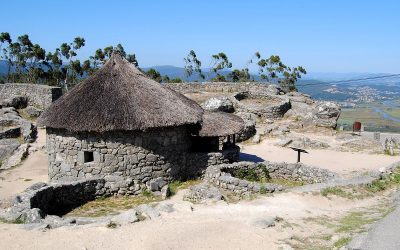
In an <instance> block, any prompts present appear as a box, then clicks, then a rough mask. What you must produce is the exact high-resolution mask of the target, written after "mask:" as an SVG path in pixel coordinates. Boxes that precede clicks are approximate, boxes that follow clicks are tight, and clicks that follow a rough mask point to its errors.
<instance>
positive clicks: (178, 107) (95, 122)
mask: <svg viewBox="0 0 400 250" xmlns="http://www.w3.org/2000/svg"><path fill="white" fill-rule="evenodd" d="M202 115H203V109H202V108H201V107H200V106H199V105H198V104H197V103H196V102H194V101H192V100H190V99H188V98H187V97H185V96H183V95H182V94H179V93H177V92H175V91H173V90H171V89H169V88H167V87H164V86H162V85H161V84H159V83H157V82H155V81H153V80H151V79H149V78H148V77H147V76H145V75H144V74H143V73H142V72H141V71H139V70H138V69H137V68H136V67H135V66H134V65H132V64H131V63H129V62H128V61H127V60H125V59H124V58H122V57H121V56H120V55H119V54H118V53H113V55H112V56H111V58H110V59H109V60H108V61H107V62H106V63H105V64H104V66H103V67H102V68H101V69H99V70H98V71H97V72H96V73H95V74H94V75H92V76H90V77H89V78H87V79H86V80H84V81H83V82H82V83H81V84H79V85H78V86H76V87H75V88H74V89H72V90H71V91H70V92H68V93H67V94H66V95H64V96H62V97H61V98H60V99H59V100H57V101H56V102H54V103H53V104H52V105H51V106H50V107H49V108H48V109H47V110H46V111H45V112H43V114H42V116H41V117H40V119H39V124H40V125H41V126H47V127H51V128H64V129H68V130H71V131H95V132H105V131H111V130H146V129H149V128H160V127H171V126H179V125H188V124H200V123H201V120H202Z"/></svg>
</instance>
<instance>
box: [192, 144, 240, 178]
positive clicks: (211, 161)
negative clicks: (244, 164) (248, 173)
mask: <svg viewBox="0 0 400 250" xmlns="http://www.w3.org/2000/svg"><path fill="white" fill-rule="evenodd" d="M239 156H240V148H239V147H238V146H235V147H233V148H231V149H225V150H222V151H221V152H211V153H206V152H195V153H191V154H190V155H189V157H188V159H189V162H188V173H190V176H191V177H197V176H202V175H203V174H204V172H205V170H206V169H207V167H209V166H213V165H220V164H224V163H232V162H237V161H239Z"/></svg>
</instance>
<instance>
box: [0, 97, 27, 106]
mask: <svg viewBox="0 0 400 250" xmlns="http://www.w3.org/2000/svg"><path fill="white" fill-rule="evenodd" d="M1 106H3V107H14V108H16V109H23V108H26V107H27V106H28V98H27V97H26V96H14V97H11V98H9V99H6V100H3V101H2V102H1Z"/></svg>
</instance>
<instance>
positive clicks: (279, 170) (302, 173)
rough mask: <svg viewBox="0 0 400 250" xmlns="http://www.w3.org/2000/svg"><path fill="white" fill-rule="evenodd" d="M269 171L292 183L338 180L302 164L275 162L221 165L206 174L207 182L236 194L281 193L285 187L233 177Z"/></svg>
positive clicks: (212, 167)
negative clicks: (248, 171) (244, 171)
mask: <svg viewBox="0 0 400 250" xmlns="http://www.w3.org/2000/svg"><path fill="white" fill-rule="evenodd" d="M264 168H265V170H267V171H268V173H269V175H270V176H271V177H272V178H277V179H285V180H290V181H302V182H305V183H309V184H311V183H321V182H326V181H329V180H332V179H334V178H336V174H335V173H333V172H330V171H328V170H325V169H320V168H315V167H310V166H306V165H304V164H302V163H294V164H291V163H285V162H282V163H273V162H268V161H266V162H262V163H254V162H235V163H232V164H221V165H215V166H210V167H208V168H207V170H206V173H205V180H207V181H208V182H210V183H212V184H214V185H216V186H218V187H220V188H223V189H226V190H230V191H232V192H235V193H237V194H239V195H249V194H251V193H272V192H275V191H281V190H283V189H284V188H285V187H284V186H281V185H276V184H271V183H264V184H261V183H257V182H250V181H246V180H242V179H239V178H236V177H234V176H233V172H234V171H235V170H239V169H242V170H249V169H252V170H254V171H255V172H256V173H258V174H260V173H261V172H262V171H263V170H264Z"/></svg>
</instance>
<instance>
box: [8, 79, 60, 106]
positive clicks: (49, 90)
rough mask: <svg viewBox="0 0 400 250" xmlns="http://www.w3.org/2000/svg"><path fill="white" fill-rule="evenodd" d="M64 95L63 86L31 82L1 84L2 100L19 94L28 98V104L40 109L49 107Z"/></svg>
mask: <svg viewBox="0 0 400 250" xmlns="http://www.w3.org/2000/svg"><path fill="white" fill-rule="evenodd" d="M61 95H62V91H61V88H59V87H52V86H47V85H40V84H31V83H6V84H0V100H1V99H10V98H12V97H17V96H25V97H27V98H28V105H30V106H34V107H37V108H40V109H46V108H48V107H49V106H50V105H51V103H52V102H54V101H55V100H57V99H58V98H60V97H61Z"/></svg>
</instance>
